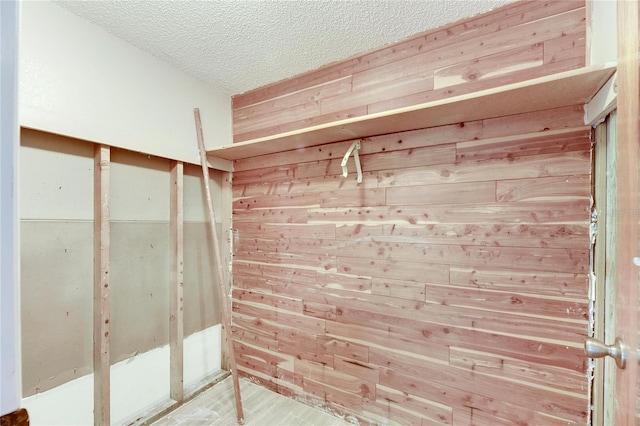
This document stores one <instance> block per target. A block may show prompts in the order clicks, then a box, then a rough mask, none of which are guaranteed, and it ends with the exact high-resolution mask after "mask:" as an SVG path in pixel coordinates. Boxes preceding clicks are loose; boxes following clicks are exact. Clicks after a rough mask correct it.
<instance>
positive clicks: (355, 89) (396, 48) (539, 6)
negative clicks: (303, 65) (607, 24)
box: [233, 1, 586, 142]
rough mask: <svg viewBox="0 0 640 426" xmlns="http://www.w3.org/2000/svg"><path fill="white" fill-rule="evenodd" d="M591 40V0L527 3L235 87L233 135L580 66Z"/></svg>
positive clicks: (241, 137) (238, 138) (289, 127)
mask: <svg viewBox="0 0 640 426" xmlns="http://www.w3.org/2000/svg"><path fill="white" fill-rule="evenodd" d="M585 40H586V12H585V4H584V2H581V1H552V2H545V3H542V2H540V3H536V2H530V1H523V2H518V3H517V4H512V5H508V6H505V7H503V8H501V9H498V10H496V11H493V12H491V13H487V14H484V15H480V16H478V17H474V18H471V19H468V20H466V21H463V22H461V23H454V24H451V25H448V26H446V27H443V28H439V29H436V30H432V31H429V32H426V33H423V34H419V35H417V36H414V37H412V38H410V39H407V40H404V41H401V42H398V43H395V44H393V45H390V46H385V47H383V48H380V49H377V50H374V51H371V52H368V53H365V54H363V55H361V56H358V57H354V58H351V59H349V60H345V61H342V62H339V63H336V64H332V65H329V66H326V67H323V68H321V69H319V70H315V71H313V72H309V73H306V74H303V75H301V76H297V77H295V78H292V79H288V80H286V81H283V82H280V83H275V84H272V85H269V86H265V87H262V88H259V89H256V90H253V91H250V92H247V93H243V94H239V95H236V96H234V97H233V132H234V141H235V142H242V141H247V140H253V139H258V138H263V137H268V136H270V135H274V134H278V133H285V132H290V131H295V130H298V129H302V128H305V127H310V126H313V125H318V124H324V123H329V122H331V121H337V120H340V119H344V118H349V117H360V116H366V115H367V114H372V113H377V112H381V111H388V110H391V109H394V108H400V107H407V106H411V105H416V104H419V103H424V102H427V101H433V100H437V99H443V98H447V97H451V96H455V95H460V94H464V93H470V92H472V91H478V90H483V89H487V88H491V87H497V86H500V85H504V84H509V83H515V82H519V81H524V80H527V79H531V78H535V77H538V76H542V75H548V74H553V73H558V72H562V71H567V70H571V69H575V68H579V67H582V66H584V65H585V51H586V49H585Z"/></svg>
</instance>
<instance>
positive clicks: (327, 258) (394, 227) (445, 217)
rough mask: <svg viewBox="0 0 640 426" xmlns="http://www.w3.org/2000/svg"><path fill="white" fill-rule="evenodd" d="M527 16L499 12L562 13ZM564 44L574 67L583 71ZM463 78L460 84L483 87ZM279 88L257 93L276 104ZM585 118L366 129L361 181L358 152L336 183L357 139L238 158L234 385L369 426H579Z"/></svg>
mask: <svg viewBox="0 0 640 426" xmlns="http://www.w3.org/2000/svg"><path fill="white" fill-rule="evenodd" d="M576 4H578V5H579V6H580V9H578V10H582V11H581V12H580V13H581V14H582V15H581V16H582V18H580V19H578V20H576V25H578V21H579V23H580V25H581V28H582V29H581V31H582V36H578V35H574V36H571V35H570V34H567V35H566V36H565V37H569V38H571V37H575V38H581V39H582V40H583V39H584V9H583V6H584V4H583V3H576V2H570V6H571V7H575V5H576ZM532 6H533V5H532V4H530V3H528V2H527V3H518V4H516V5H515V6H509V7H506V8H503V9H501V10H500V11H499V12H497V13H496V16H497V17H498V18H499V19H505V20H506V21H507V22H512V20H509V19H508V18H507V17H508V16H512V17H513V20H518V22H519V19H521V18H522V17H524V16H537V17H538V18H540V14H541V13H543V12H547V13H548V11H551V10H554V11H557V10H559V9H562V8H563V7H564V8H566V7H568V6H569V4H568V3H551V4H547V3H538V4H537V5H536V7H532ZM522 9H526V10H522ZM516 11H517V13H516ZM576 13H577V12H575V11H568V12H565V13H561V14H560V15H559V16H560V17H561V20H562V22H565V19H566V17H567V16H573V15H574V14H576ZM516 17H517V19H516ZM555 18H557V17H551V18H549V20H550V21H553V19H555ZM478 19H480V20H482V19H484V20H485V21H486V20H489V15H485V16H484V17H481V18H478ZM558 19H560V18H558ZM576 19H577V18H576ZM494 20H495V19H494ZM469 22H474V21H469ZM541 22H544V25H543V24H542V23H541ZM496 25H499V26H501V28H503V27H507V26H508V25H507V24H506V23H505V24H504V25H503V24H502V23H496V22H494V23H493V28H494V29H495V27H496ZM556 25H557V26H558V28H560V27H561V26H560V24H557V23H556V24H553V25H551V24H548V23H547V20H544V21H539V22H537V23H536V27H535V28H536V31H540V32H542V31H546V32H547V33H548V32H549V31H551V28H552V27H554V28H555V27H556ZM450 28H451V29H455V28H459V25H458V26H456V25H454V26H452V27H450ZM483 28H484V27H483ZM545 28H549V30H548V31H547V30H544V29H545ZM442 31H444V32H446V30H442ZM442 31H439V32H437V33H442ZM452 31H453V34H460V33H459V32H456V31H454V30H452ZM559 31H560V30H559ZM522 35H523V36H524V33H523V34H522ZM425 37H428V35H427V36H425ZM461 37H462V36H461ZM526 37H531V34H529V33H526ZM476 41H477V40H476ZM512 42H513V43H514V44H517V42H516V41H515V40H512ZM505 43H506V41H505ZM510 43H511V42H510ZM536 43H538V42H537V41H536ZM558 44H562V43H559V42H558ZM569 44H571V43H569ZM578 44H580V43H578ZM582 44H584V43H582ZM501 45H502V44H501ZM543 45H544V43H543ZM543 50H544V49H543ZM576 50H580V51H581V52H582V53H581V55H582V56H580V54H578V53H577V51H576V52H575V53H574V54H570V55H569V56H572V57H573V58H574V59H573V60H572V61H573V65H570V67H573V66H577V65H581V64H583V63H584V47H583V46H582V47H580V48H579V49H576ZM398 51H399V52H400V51H403V50H402V49H398ZM444 53H446V52H444V51H443V54H444ZM567 54H568V53H567ZM370 55H374V54H373V53H372V54H370ZM508 56H509V55H506V56H505V57H508ZM544 56H546V55H544ZM570 62H571V61H570ZM349 63H350V61H347V62H346V64H349ZM486 65H487V66H489V63H487V64H486ZM544 69H546V70H547V71H544ZM548 70H549V69H548V68H545V66H542V67H541V69H540V71H539V72H541V73H547V72H550V71H548ZM555 71H558V70H557V69H555V68H554V71H553V72H555ZM325 72H326V69H323V70H319V71H318V78H323V74H324V73H325ZM537 72H538V71H537V70H536V71H533V74H531V73H532V71H531V69H529V70H526V72H525V74H522V73H518V72H515V73H513V74H512V75H511V77H509V78H514V79H517V78H520V79H525V78H529V77H530V76H532V75H538V74H536V73H537ZM525 75H526V77H525ZM503 78H504V75H503V76H502V77H499V78H498V80H500V82H501V83H497V84H502V82H504V79H503ZM301 79H302V80H304V81H311V82H312V83H314V84H315V83H317V79H314V78H313V75H312V74H307V75H304V76H302V77H301ZM489 82H490V80H489V79H487V83H489ZM298 83H299V82H298ZM494 83H495V82H492V83H491V84H494ZM287 84H291V85H293V86H291V87H288V90H289V91H295V90H296V87H297V86H295V84H297V83H296V82H294V81H290V82H284V83H281V84H280V85H284V86H286V85H287ZM468 84H469V85H474V87H475V88H462V89H460V90H476V89H477V85H478V84H480V82H479V81H475V82H472V83H468ZM277 86H278V85H275V86H269V87H266V88H264V89H263V90H264V92H265V94H264V96H279V95H281V93H279V92H277V90H276V89H277ZM284 86H283V87H284ZM462 86H465V85H462ZM482 87H485V86H482ZM285 88H286V87H285ZM283 90H284V89H283ZM456 90H458V88H456ZM364 93H366V92H363V96H364ZM379 93H380V92H378V95H375V97H376V99H380V96H381V95H379ZM434 93H435V92H434ZM259 94H260V92H259V91H258V92H256V93H254V94H252V95H251V96H254V97H255V98H256V99H258V98H259V96H258V95H259ZM418 96H421V95H418ZM237 99H239V98H237ZM343 99H348V98H343ZM358 99H360V100H362V99H363V97H359V98H358ZM278 100H280V99H278ZM269 102H271V101H269ZM269 102H267V103H269ZM357 102H359V100H358V101H357ZM394 102H395V101H394ZM236 105H237V104H236ZM277 114H279V115H277ZM277 114H276V113H275V112H274V116H273V117H272V119H273V122H274V123H280V122H284V121H283V120H286V118H285V117H284V116H283V115H282V113H277ZM582 123H583V111H582V109H581V108H577V107H566V108H558V109H553V110H547V111H539V112H535V113H529V114H522V115H518V116H509V117H500V118H493V119H487V120H483V121H477V122H466V123H459V124H455V125H450V126H443V127H437V128H431V129H423V130H416V131H411V132H404V133H399V134H391V135H381V136H376V137H373V138H369V139H366V140H364V141H363V144H362V149H361V161H362V168H363V172H364V179H363V182H362V183H361V184H359V185H358V184H357V183H356V181H355V171H354V168H353V159H350V160H349V169H350V174H349V177H348V178H346V179H345V178H343V177H342V176H341V169H340V161H341V157H342V155H343V154H344V152H345V151H346V149H347V147H348V146H349V145H350V142H351V141H346V142H339V143H334V144H329V145H324V146H320V147H314V148H307V149H304V150H299V151H295V152H287V153H280V154H274V155H265V156H261V157H257V158H251V159H246V160H239V161H236V163H235V170H236V171H235V172H234V177H233V192H234V202H233V223H234V229H235V238H234V261H233V281H234V282H233V284H234V289H233V333H234V336H235V339H234V344H235V348H236V354H237V357H238V359H237V362H238V368H239V370H240V372H241V374H243V375H246V376H249V377H251V378H252V379H253V380H256V381H258V382H260V383H262V384H263V385H264V386H266V387H269V388H271V389H273V390H275V391H277V392H279V393H282V394H285V395H289V396H291V397H294V398H297V399H300V400H304V401H307V402H308V403H311V404H317V405H320V406H323V407H325V408H328V409H330V410H332V411H333V412H335V413H337V414H339V415H344V416H346V417H347V418H350V419H354V420H357V421H360V422H362V423H380V424H389V423H391V424H413V425H416V424H417V425H420V424H422V425H428V424H455V425H469V424H480V425H489V424H490V425H496V424H509V425H511V424H531V425H538V424H544V425H555V424H585V423H586V419H587V414H586V412H587V406H588V402H587V389H588V387H587V379H586V373H585V369H586V358H585V357H584V355H583V352H582V342H583V339H584V336H585V335H586V334H587V292H588V285H587V282H588V280H587V273H588V269H589V236H588V222H589V204H590V194H591V186H590V178H591V177H590V173H591V150H590V149H591V145H590V128H589V127H587V126H584V125H583V124H582ZM284 125H288V124H284ZM298 125H303V126H304V125H307V124H304V123H298ZM273 129H276V130H275V131H281V130H278V129H280V128H276V127H274V128H272V129H271V130H269V131H273Z"/></svg>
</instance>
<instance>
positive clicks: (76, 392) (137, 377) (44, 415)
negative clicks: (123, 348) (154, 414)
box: [22, 325, 221, 426]
mask: <svg viewBox="0 0 640 426" xmlns="http://www.w3.org/2000/svg"><path fill="white" fill-rule="evenodd" d="M220 339H221V326H220V325H215V326H213V327H210V328H208V329H206V330H203V331H200V332H198V333H195V334H192V335H191V336H189V337H187V338H185V340H184V384H185V388H189V387H190V386H192V385H194V384H196V383H197V382H198V381H200V380H202V379H204V378H206V377H208V376H211V375H212V374H215V373H216V372H219V371H220V351H219V349H218V348H219V347H220ZM111 385H112V390H117V391H112V393H111V420H112V424H115V425H119V424H129V423H130V421H133V420H135V419H136V418H137V417H138V416H139V415H140V414H141V413H144V412H146V411H147V410H148V409H149V408H151V407H153V406H155V405H158V404H160V403H162V402H164V401H167V400H169V346H168V345H166V346H163V347H161V348H158V349H154V350H152V351H149V352H145V353H143V354H140V355H137V356H134V357H132V358H129V359H127V360H125V361H122V362H119V363H118V364H116V365H113V366H112V367H111ZM22 406H23V407H24V408H26V409H27V411H28V412H29V420H30V422H31V424H32V425H34V426H38V425H43V426H44V425H46V426H53V425H65V426H71V425H89V424H93V375H92V374H89V375H87V376H83V377H80V378H78V379H76V380H72V381H70V382H67V383H65V384H63V385H61V386H58V387H56V388H53V389H50V390H48V391H46V392H43V393H40V394H37V395H34V396H30V397H28V398H25V399H23V400H22Z"/></svg>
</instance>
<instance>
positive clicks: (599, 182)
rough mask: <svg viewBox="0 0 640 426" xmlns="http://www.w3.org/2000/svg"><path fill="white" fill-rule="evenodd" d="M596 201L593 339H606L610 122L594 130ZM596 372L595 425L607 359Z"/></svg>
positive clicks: (600, 415)
mask: <svg viewBox="0 0 640 426" xmlns="http://www.w3.org/2000/svg"><path fill="white" fill-rule="evenodd" d="M593 155H594V198H595V208H596V211H597V213H598V216H597V218H598V222H597V226H598V233H597V236H596V240H595V245H594V247H593V250H594V251H593V253H594V254H593V272H594V274H595V277H596V283H595V294H592V295H591V297H593V298H594V311H593V317H594V318H593V320H594V330H593V337H595V338H596V339H599V340H601V341H604V340H605V322H604V321H605V298H606V279H607V273H606V242H607V240H606V238H607V220H608V219H607V212H608V210H607V164H608V163H607V122H604V123H602V124H600V125H598V127H596V129H595V145H594V152H593ZM594 362H595V370H594V373H595V374H594V378H593V384H592V386H593V391H592V396H591V398H592V401H591V405H592V406H593V407H594V410H593V413H592V418H591V422H592V424H603V415H604V410H603V409H604V393H603V391H604V360H603V359H602V358H597V359H595V360H594Z"/></svg>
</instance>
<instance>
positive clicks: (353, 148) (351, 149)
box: [340, 140, 362, 183]
mask: <svg viewBox="0 0 640 426" xmlns="http://www.w3.org/2000/svg"><path fill="white" fill-rule="evenodd" d="M359 149H360V141H359V140H358V141H355V142H353V143H352V144H351V146H350V147H349V149H348V150H347V153H346V154H344V158H343V159H342V163H340V166H342V176H344V177H347V175H348V174H349V172H348V171H347V161H348V160H349V156H350V155H351V153H353V160H354V161H355V163H356V171H357V172H358V183H360V182H362V167H360V156H359V155H358V150H359Z"/></svg>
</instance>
